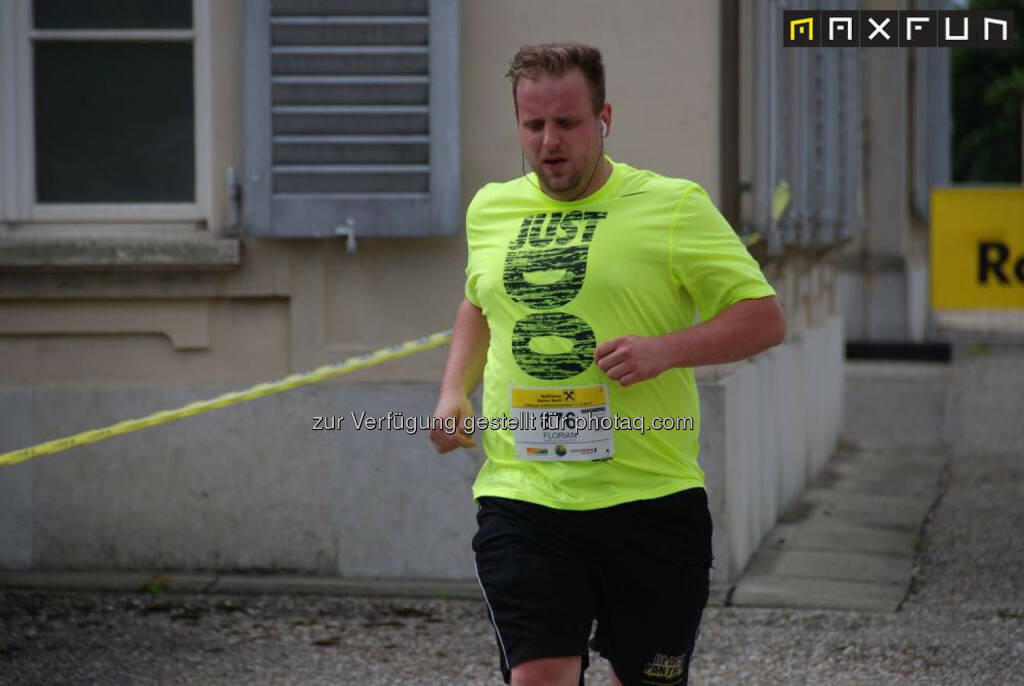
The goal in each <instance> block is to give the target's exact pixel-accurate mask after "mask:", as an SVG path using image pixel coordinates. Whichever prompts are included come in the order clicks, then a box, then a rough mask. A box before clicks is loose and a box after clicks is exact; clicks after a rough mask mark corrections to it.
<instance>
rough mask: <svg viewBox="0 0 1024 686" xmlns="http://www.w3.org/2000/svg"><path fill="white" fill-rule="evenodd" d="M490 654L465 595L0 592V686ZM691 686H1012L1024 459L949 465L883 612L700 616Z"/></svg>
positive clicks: (1023, 628) (252, 675)
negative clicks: (913, 554) (897, 603)
mask: <svg viewBox="0 0 1024 686" xmlns="http://www.w3.org/2000/svg"><path fill="white" fill-rule="evenodd" d="M496 660H497V649H496V648H495V645H494V641H493V634H492V632H491V628H490V625H489V624H488V622H487V619H486V615H485V610H484V607H483V603H482V602H477V601H467V600H445V599H433V600H410V599H406V598H402V599H371V598H348V597H345V598H334V597H311V596H213V595H164V596H159V597H153V596H149V595H146V594H134V595H131V594H113V593H110V594H105V593H55V592H48V593H40V592H28V591H10V590H7V591H0V684H84V683H88V684H212V685H224V686H227V685H229V684H230V685H232V686H234V685H235V684H242V683H252V684H303V685H314V684H371V685H384V684H500V683H501V679H500V677H499V676H498V675H497V662H496ZM592 660H593V662H594V664H593V665H592V666H591V668H590V669H589V670H588V671H587V677H588V679H587V681H588V683H593V684H604V683H608V667H607V663H605V662H604V660H601V659H600V658H597V657H596V656H592ZM690 683H691V684H696V685H698V686H699V685H702V684H729V685H734V684H815V685H816V684H928V685H929V686H931V685H932V684H998V685H1000V686H1002V685H1004V684H1024V458H1022V457H1021V456H1020V455H1016V454H1012V455H1001V456H986V457H978V456H960V457H955V458H953V462H952V464H951V469H950V480H949V487H948V490H947V491H946V492H945V494H944V495H943V497H942V499H941V500H940V502H939V504H938V506H937V507H936V508H935V509H934V510H933V512H932V514H931V517H930V520H929V521H928V523H927V525H926V527H925V533H924V536H923V538H922V543H921V549H920V552H919V558H918V566H917V573H916V576H915V581H914V584H913V587H912V591H911V594H910V595H909V597H908V598H907V600H906V601H905V602H904V604H903V606H902V608H901V609H900V611H899V612H896V613H892V614H873V613H860V612H834V611H808V610H781V609H751V608H730V607H709V608H708V609H707V611H706V612H705V619H704V623H703V625H702V630H701V636H700V639H699V641H698V648H697V653H696V655H695V657H694V661H693V668H692V678H691V681H690Z"/></svg>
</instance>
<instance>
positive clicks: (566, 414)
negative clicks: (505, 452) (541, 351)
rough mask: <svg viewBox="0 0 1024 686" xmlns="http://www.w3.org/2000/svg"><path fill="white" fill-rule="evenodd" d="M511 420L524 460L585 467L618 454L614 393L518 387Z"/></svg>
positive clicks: (601, 387)
mask: <svg viewBox="0 0 1024 686" xmlns="http://www.w3.org/2000/svg"><path fill="white" fill-rule="evenodd" d="M509 393H510V395H511V416H513V417H518V418H519V426H518V427H516V428H513V429H512V437H513V439H514V440H515V456H516V457H517V458H519V459H520V460H538V461H544V462H573V461H575V462H580V461H586V460H606V459H609V458H611V457H612V456H613V455H614V454H615V444H614V443H613V441H612V417H611V414H610V413H609V410H608V388H607V386H606V385H605V384H599V385H596V386H574V387H569V388H550V387H549V388H522V387H517V386H512V387H511V388H510V389H509Z"/></svg>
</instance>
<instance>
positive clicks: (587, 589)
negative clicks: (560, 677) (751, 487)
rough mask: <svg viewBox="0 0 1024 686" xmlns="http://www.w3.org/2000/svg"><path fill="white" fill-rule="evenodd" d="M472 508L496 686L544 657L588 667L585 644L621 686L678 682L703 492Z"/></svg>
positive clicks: (703, 577)
mask: <svg viewBox="0 0 1024 686" xmlns="http://www.w3.org/2000/svg"><path fill="white" fill-rule="evenodd" d="M478 502H479V504H480V509H479V510H478V512H477V524H478V525H479V529H478V530H477V533H476V535H475V536H474V537H473V551H474V552H475V553H476V567H477V576H478V577H479V580H480V586H481V588H482V589H483V592H484V599H485V601H486V603H487V609H488V612H489V614H490V618H491V623H492V624H493V626H494V632H495V636H496V638H497V642H498V653H499V661H500V664H501V673H502V676H503V677H504V679H505V683H508V682H509V679H510V675H511V668H512V667H514V666H515V665H517V664H519V663H521V662H526V661H528V660H535V659H538V658H544V657H564V656H572V655H579V656H581V657H582V659H583V669H584V670H586V668H587V665H588V664H589V660H588V647H589V646H592V647H593V648H594V649H595V650H597V651H598V652H599V653H600V654H601V655H602V656H603V657H605V658H607V659H608V660H609V661H610V662H611V664H612V668H613V669H614V670H615V675H616V676H617V677H618V678H619V681H621V682H622V683H623V684H624V686H630V685H631V684H657V685H667V684H685V683H686V680H687V676H688V672H689V666H690V655H691V653H692V652H693V645H694V641H695V640H696V637H697V631H698V627H699V625H700V618H701V613H702V612H703V610H704V606H705V605H706V604H707V600H708V585H709V577H708V575H709V569H710V567H711V560H712V557H711V514H710V512H708V504H707V503H708V501H707V494H706V493H705V491H704V489H703V488H693V489H689V490H686V491H680V492H678V493H673V494H671V495H668V496H665V497H663V498H656V499H653V500H638V501H635V502H630V503H624V504H622V505H615V506H613V507H606V508H601V509H597V510H583V511H572V510H556V509H552V508H550V507H544V506H543V505H536V504H534V503H528V502H524V501H521V500H510V499H507V498H494V497H481V498H479V499H478ZM595 619H596V620H597V631H596V634H595V636H594V639H593V641H592V642H588V639H589V638H590V630H591V627H592V625H593V622H594V620H595ZM582 683H583V676H582V674H581V676H580V684H582Z"/></svg>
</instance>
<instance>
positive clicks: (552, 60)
mask: <svg viewBox="0 0 1024 686" xmlns="http://www.w3.org/2000/svg"><path fill="white" fill-rule="evenodd" d="M572 69H579V70H580V71H582V72H583V77H584V78H585V79H586V80H587V83H588V84H589V85H590V96H591V98H592V100H593V103H594V114H598V113H599V112H600V111H601V106H602V105H604V63H603V62H602V61H601V51H600V50H598V49H597V48H595V47H593V46H590V45H583V44H581V43H574V42H571V41H567V42H564V43H538V44H536V45H524V46H523V47H521V48H519V52H517V53H516V55H515V57H513V58H512V61H511V62H509V67H508V73H506V74H505V76H507V77H508V78H510V79H511V80H512V102H514V103H515V105H516V108H517V109H518V107H519V103H518V102H517V101H516V87H517V86H518V85H519V82H520V81H521V80H522V79H530V80H536V79H539V78H541V77H542V76H556V77H558V76H563V75H564V74H565V73H566V72H568V71H571V70H572Z"/></svg>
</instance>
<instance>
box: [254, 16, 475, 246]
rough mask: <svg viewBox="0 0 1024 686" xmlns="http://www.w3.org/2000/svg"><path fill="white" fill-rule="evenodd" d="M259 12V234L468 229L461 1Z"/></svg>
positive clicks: (381, 233)
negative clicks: (462, 164) (463, 185)
mask: <svg viewBox="0 0 1024 686" xmlns="http://www.w3.org/2000/svg"><path fill="white" fill-rule="evenodd" d="M245 12H246V17H245V28H244V30H245V59H244V70H245V74H244V86H245V87H244V103H245V104H244V110H245V111H244V148H245V176H244V184H243V189H244V190H243V203H244V219H243V222H244V226H245V231H246V233H248V234H249V235H252V236H276V237H325V236H336V235H345V234H349V235H359V236H417V235H436V234H452V233H456V232H457V231H458V230H459V228H460V227H461V225H462V223H461V215H460V207H461V202H462V200H461V197H460V189H459V180H460V179H459V177H460V171H459V136H458V131H459V93H458V47H459V32H458V14H459V13H458V2H457V0H346V1H344V2H334V3H328V2H318V1H316V0H273V1H271V0H250V1H249V2H247V3H246V4H245Z"/></svg>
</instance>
